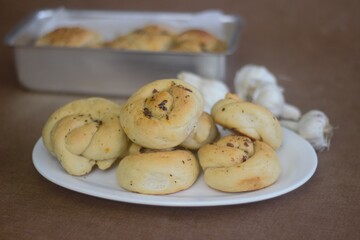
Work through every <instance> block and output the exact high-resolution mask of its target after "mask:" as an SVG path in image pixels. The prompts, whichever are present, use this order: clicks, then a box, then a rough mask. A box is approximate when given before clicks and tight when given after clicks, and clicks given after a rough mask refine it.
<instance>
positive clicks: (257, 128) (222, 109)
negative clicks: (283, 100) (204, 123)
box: [211, 93, 282, 149]
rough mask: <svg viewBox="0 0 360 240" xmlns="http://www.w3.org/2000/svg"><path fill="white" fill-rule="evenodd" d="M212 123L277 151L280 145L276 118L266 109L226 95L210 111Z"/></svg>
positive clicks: (279, 129) (280, 132) (280, 130)
mask: <svg viewBox="0 0 360 240" xmlns="http://www.w3.org/2000/svg"><path fill="white" fill-rule="evenodd" d="M211 114H212V116H213V118H214V121H215V122H216V123H218V124H220V125H222V126H223V127H225V128H228V129H230V130H233V131H235V132H237V133H240V134H242V135H245V136H248V137H250V138H251V139H255V140H260V141H263V142H265V143H267V144H268V145H270V146H271V147H272V148H274V149H277V148H279V147H280V145H281V143H282V129H281V126H280V123H279V121H278V120H277V118H276V117H275V116H274V115H273V114H272V113H271V112H270V111H269V110H268V109H266V108H264V107H262V106H260V105H257V104H254V103H250V102H245V101H242V100H241V99H240V97H238V96H237V95H235V94H230V93H228V94H227V95H226V96H225V99H222V100H220V101H218V102H217V103H216V104H215V105H214V106H213V108H212V109H211Z"/></svg>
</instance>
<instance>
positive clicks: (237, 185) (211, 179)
mask: <svg viewBox="0 0 360 240" xmlns="http://www.w3.org/2000/svg"><path fill="white" fill-rule="evenodd" d="M198 157H199V160H200V165H201V167H202V169H203V170H204V179H205V182H206V184H207V185H208V186H210V187H211V188H214V189H217V190H220V191H223V192H244V191H252V190H257V189H261V188H264V187H267V186H269V185H271V184H273V183H274V182H275V181H276V180H277V179H278V177H279V175H280V171H281V169H280V162H279V159H278V157H277V155H276V152H275V150H273V149H272V148H271V147H270V146H268V145H267V144H266V143H263V142H261V141H252V140H251V139H250V138H248V137H244V136H235V135H228V136H225V137H223V138H221V139H220V140H219V141H217V142H216V143H214V144H207V145H205V146H204V147H202V148H200V149H199V151H198Z"/></svg>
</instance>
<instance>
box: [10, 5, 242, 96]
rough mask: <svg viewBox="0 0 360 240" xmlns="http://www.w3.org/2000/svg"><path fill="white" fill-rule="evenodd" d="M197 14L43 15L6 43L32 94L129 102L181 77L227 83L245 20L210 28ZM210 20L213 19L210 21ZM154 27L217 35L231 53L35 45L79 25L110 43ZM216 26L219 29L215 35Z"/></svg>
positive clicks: (223, 19) (230, 19) (227, 18)
mask: <svg viewBox="0 0 360 240" xmlns="http://www.w3.org/2000/svg"><path fill="white" fill-rule="evenodd" d="M199 14H203V13H179V12H128V11H105V10H72V9H64V8H59V9H43V10H39V11H36V12H34V13H32V14H31V15H29V16H28V17H27V18H25V19H24V20H23V21H22V22H21V23H20V24H19V25H18V26H16V27H15V28H14V29H13V30H12V31H11V32H10V33H9V34H8V35H7V36H6V38H5V42H6V43H7V44H8V45H9V46H12V47H13V48H14V54H15V63H16V69H17V75H18V79H19V82H20V83H21V84H22V85H23V86H24V87H26V88H28V89H31V90H37V91H50V92H58V93H61V92H66V93H83V94H92V95H93V94H97V95H115V96H128V95H130V94H131V93H133V92H134V91H135V90H136V89H138V88H139V87H140V86H142V85H144V84H146V83H148V82H151V81H153V80H157V79H163V78H176V76H177V74H178V73H179V72H181V71H190V72H193V73H196V74H199V75H201V76H203V77H205V78H210V79H218V80H220V81H221V80H224V79H225V74H226V58H227V57H228V56H229V55H230V54H232V53H234V52H235V50H236V48H237V45H238V42H239V37H240V31H241V28H242V25H243V20H242V19H241V17H239V16H235V15H225V14H222V13H218V12H215V14H216V16H217V17H216V20H215V21H216V22H214V18H213V17H212V18H211V19H210V22H208V21H207V19H209V18H204V19H205V21H204V19H202V20H201V19H200V20H199ZM206 14H207V13H206V12H205V15H206ZM211 14H214V13H210V15H209V14H208V15H209V16H211ZM203 15H204V14H203ZM203 15H201V16H203ZM209 16H208V17H209ZM199 22H201V23H200V25H199V24H198V23H199ZM152 23H156V24H164V25H167V26H176V27H177V28H182V30H184V29H186V28H195V27H197V28H203V29H204V30H208V31H212V32H214V31H215V32H216V34H217V35H218V36H219V37H220V38H222V39H223V40H224V41H225V42H226V43H227V44H228V50H227V51H226V52H224V53H178V52H176V53H175V52H144V51H123V50H114V49H107V48H99V49H92V48H67V47H37V46H35V45H34V42H35V40H36V39H37V38H38V37H39V36H41V35H42V34H43V33H44V32H46V31H48V30H51V29H54V28H55V27H58V26H65V25H81V26H84V27H88V28H90V29H93V30H95V31H97V32H99V33H100V34H102V35H103V36H104V37H105V38H108V39H110V38H112V37H114V36H115V34H123V33H125V32H129V31H130V30H133V29H135V28H136V27H140V26H141V25H142V26H144V25H146V24H152ZM196 24H198V25H196ZM201 24H202V25H201ZM215 25H216V27H217V29H211V28H213V27H214V26H215Z"/></svg>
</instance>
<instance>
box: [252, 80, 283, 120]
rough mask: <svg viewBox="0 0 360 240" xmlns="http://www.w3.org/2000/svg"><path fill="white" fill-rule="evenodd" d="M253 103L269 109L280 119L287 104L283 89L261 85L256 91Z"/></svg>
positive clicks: (271, 85)
mask: <svg viewBox="0 0 360 240" xmlns="http://www.w3.org/2000/svg"><path fill="white" fill-rule="evenodd" d="M252 102H253V103H255V104H258V105H260V106H263V107H265V108H267V109H268V110H270V112H272V113H273V114H274V115H275V116H276V117H279V116H280V115H281V113H282V111H283V106H284V104H285V99H284V95H283V89H282V88H280V87H279V86H277V85H275V84H264V85H261V86H260V87H258V88H257V89H255V91H254V93H253V96H252Z"/></svg>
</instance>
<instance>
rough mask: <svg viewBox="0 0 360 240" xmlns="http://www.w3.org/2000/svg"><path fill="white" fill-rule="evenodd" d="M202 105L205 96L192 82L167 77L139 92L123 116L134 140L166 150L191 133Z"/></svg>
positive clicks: (122, 120) (124, 109)
mask: <svg viewBox="0 0 360 240" xmlns="http://www.w3.org/2000/svg"><path fill="white" fill-rule="evenodd" d="M203 108H204V103H203V98H202V96H201V94H200V93H199V91H198V90H197V89H196V88H194V87H193V86H192V85H190V84H188V83H186V82H184V81H181V80H176V79H164V80H157V81H154V82H151V83H149V84H147V85H145V86H143V87H142V88H140V89H139V90H138V91H136V92H135V93H134V94H133V95H132V96H131V97H130V98H129V99H128V100H127V102H126V103H125V105H124V107H123V108H122V110H121V114H120V118H121V124H122V127H123V129H124V131H125V132H126V134H127V135H128V136H129V138H130V140H131V141H133V142H135V143H137V144H139V145H140V146H143V147H147V148H152V149H164V148H170V147H175V146H178V145H179V144H180V143H182V142H183V141H184V140H185V139H186V138H187V137H188V136H189V134H190V133H191V132H192V131H193V129H194V127H195V125H196V123H197V121H198V119H199V118H200V116H201V114H202V112H203Z"/></svg>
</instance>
